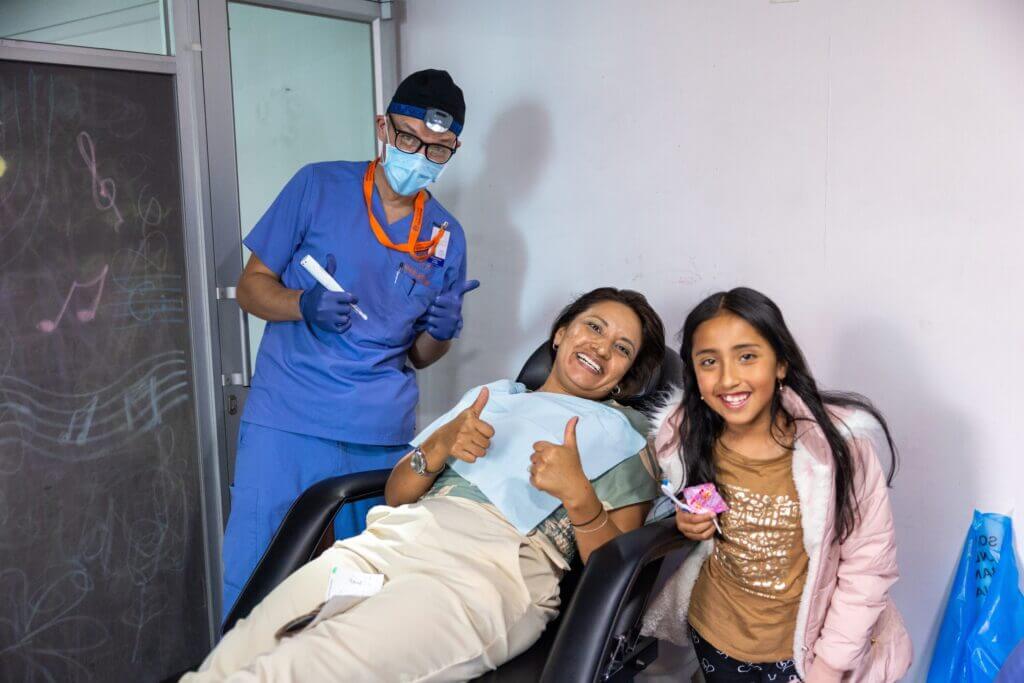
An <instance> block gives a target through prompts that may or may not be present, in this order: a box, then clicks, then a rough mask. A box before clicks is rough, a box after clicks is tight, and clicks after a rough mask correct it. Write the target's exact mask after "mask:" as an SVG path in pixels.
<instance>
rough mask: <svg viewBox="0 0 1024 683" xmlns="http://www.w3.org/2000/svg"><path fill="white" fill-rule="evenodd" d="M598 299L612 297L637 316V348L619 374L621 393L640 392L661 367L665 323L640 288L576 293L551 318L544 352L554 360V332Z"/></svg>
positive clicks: (613, 288)
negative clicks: (629, 361) (574, 297)
mask: <svg viewBox="0 0 1024 683" xmlns="http://www.w3.org/2000/svg"><path fill="white" fill-rule="evenodd" d="M602 301H615V302H617V303H620V304H623V305H624V306H629V308H630V309H632V311H633V312H634V313H636V315H637V317H638V318H640V334H641V337H642V338H641V340H640V350H639V351H638V352H637V354H636V358H635V359H634V360H633V364H632V365H631V366H629V370H628V371H627V372H626V375H625V377H623V378H622V391H623V396H625V397H629V396H631V395H633V394H636V393H639V392H642V391H643V390H644V388H645V387H647V384H648V383H649V382H650V381H651V378H652V377H656V376H657V375H658V373H659V372H660V370H661V364H662V362H663V361H664V359H665V326H664V325H663V324H662V322H661V317H660V316H659V315H658V314H657V313H656V312H655V310H654V308H653V307H652V306H651V304H649V303H648V302H647V297H645V296H644V295H643V294H641V293H640V292H637V291H634V290H632V289H616V288H615V287H598V288H597V289H594V290H591V291H589V292H587V293H586V294H584V295H582V296H580V297H578V298H577V299H576V300H575V301H573V302H572V303H570V304H569V305H568V306H566V307H565V308H563V309H562V312H561V313H559V314H558V317H557V318H555V322H554V323H553V324H552V325H551V334H550V335H549V336H548V353H550V354H551V361H552V362H554V360H555V348H554V343H555V333H556V332H558V330H559V329H560V328H562V327H566V326H568V325H569V323H571V322H572V321H573V320H575V319H576V318H577V317H578V316H579V315H580V314H581V313H583V312H584V311H586V310H587V309H588V308H590V307H591V306H593V305H594V304H599V303H601V302H602Z"/></svg>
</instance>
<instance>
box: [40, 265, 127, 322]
mask: <svg viewBox="0 0 1024 683" xmlns="http://www.w3.org/2000/svg"><path fill="white" fill-rule="evenodd" d="M109 270H110V265H109V264H108V265H105V266H103V270H102V271H100V274H99V275H97V276H96V277H94V278H93V279H91V280H89V281H88V282H79V281H78V280H75V281H74V282H72V283H71V288H70V289H68V295H67V296H66V297H64V305H63V306H61V309H60V313H58V314H57V317H56V318H54V319H53V320H40V321H39V323H38V324H36V327H38V328H39V331H40V332H45V333H47V334H50V333H51V332H53V331H54V330H56V329H57V325H59V324H60V321H61V319H62V318H63V317H64V313H65V312H66V311H67V310H68V304H70V303H71V297H72V296H73V295H74V293H75V290H76V289H89V288H91V287H96V288H97V289H96V296H95V298H93V300H92V303H91V304H90V305H89V306H88V307H87V308H79V309H78V310H77V311H75V317H76V318H78V320H79V321H80V322H83V323H87V322H89V321H91V320H92V319H93V318H95V317H96V309H97V308H99V305H100V297H102V296H103V285H104V284H105V283H106V281H107V272H108V271H109Z"/></svg>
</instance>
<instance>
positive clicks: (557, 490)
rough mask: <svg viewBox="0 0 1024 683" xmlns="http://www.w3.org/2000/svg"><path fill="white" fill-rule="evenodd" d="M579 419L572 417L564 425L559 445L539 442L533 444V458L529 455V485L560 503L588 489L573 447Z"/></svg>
mask: <svg viewBox="0 0 1024 683" xmlns="http://www.w3.org/2000/svg"><path fill="white" fill-rule="evenodd" d="M579 420H580V419H579V418H578V417H574V418H572V419H571V420H569V421H568V422H567V423H566V425H565V435H564V437H563V439H562V443H561V445H559V444H555V443H551V442H550V441H538V442H537V443H535V444H533V455H531V456H530V483H531V484H533V486H534V488H537V489H540V490H541V491H544V492H545V493H548V494H550V495H552V496H554V497H555V498H558V499H559V500H561V501H562V502H563V503H568V501H569V500H571V499H573V498H575V497H578V496H580V495H583V494H584V493H585V492H586V491H588V490H589V489H590V482H589V481H588V480H587V475H586V474H584V473H583V465H582V464H581V463H580V452H579V449H578V448H577V446H576V424H577V423H578V422H579Z"/></svg>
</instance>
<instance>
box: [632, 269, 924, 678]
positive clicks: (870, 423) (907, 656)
mask: <svg viewBox="0 0 1024 683" xmlns="http://www.w3.org/2000/svg"><path fill="white" fill-rule="evenodd" d="M682 339H683V341H682V348H681V349H680V355H681V356H682V359H683V364H684V366H685V369H684V373H683V388H682V390H681V391H679V392H677V393H676V394H675V395H673V396H672V397H670V400H669V401H668V402H667V404H666V406H665V408H664V409H663V410H662V411H661V414H660V415H659V416H658V417H657V419H656V420H655V446H656V449H657V454H658V460H659V464H660V465H661V467H662V471H663V475H664V476H665V478H666V480H667V481H668V484H669V486H671V488H672V490H673V491H681V490H682V489H683V488H685V487H686V486H687V485H693V484H697V483H703V482H713V483H714V484H715V485H716V486H717V488H718V491H719V492H720V493H721V494H722V497H723V499H724V501H725V503H726V504H727V505H728V506H729V510H728V511H727V512H723V513H722V514H721V515H720V516H719V518H718V519H717V520H714V519H713V518H714V517H715V515H714V514H704V515H700V514H692V513H689V512H685V511H682V510H679V509H677V510H676V511H675V517H676V526H677V527H678V528H679V530H680V532H682V533H683V534H684V535H685V536H686V537H687V538H690V539H692V540H695V541H700V545H699V546H698V547H697V548H696V549H695V550H694V551H693V552H692V553H691V554H690V556H688V557H687V559H686V561H685V562H684V563H683V565H682V566H681V567H680V568H679V570H678V571H677V573H676V574H675V576H673V577H672V579H671V580H670V581H669V582H668V583H667V584H666V585H665V588H664V589H663V590H662V592H661V593H660V594H659V596H658V597H657V598H656V599H655V600H654V602H653V603H652V605H651V607H650V608H649V609H648V611H647V614H646V616H645V620H644V631H645V632H646V633H648V634H652V635H656V636H658V637H661V638H665V639H668V640H671V641H674V642H676V643H678V644H681V645H682V644H686V643H690V644H692V645H693V647H694V649H695V650H696V653H697V658H698V661H699V662H700V665H701V668H702V670H703V673H704V678H705V680H706V681H707V682H708V683H732V682H734V681H741V682H743V683H748V682H749V683H755V682H757V683H761V682H767V681H778V682H779V683H782V682H784V681H799V680H803V681H806V682H807V683H828V682H832V681H836V682H838V681H843V682H846V681H862V682H865V683H867V682H870V683H876V682H877V683H882V682H887V681H896V680H899V679H900V677H902V676H903V675H904V674H905V673H906V671H907V669H908V668H909V666H910V661H911V657H912V648H911V643H910V639H909V637H908V635H907V632H906V629H905V627H904V625H903V621H902V619H901V618H900V615H899V613H898V612H897V611H896V609H895V607H894V606H893V604H892V602H891V601H890V600H889V596H888V592H889V588H890V586H892V585H893V583H895V581H896V578H897V576H898V570H897V568H896V542H895V532H894V529H893V521H892V511H891V509H890V506H889V496H888V491H887V486H888V484H889V483H890V480H891V477H892V471H893V470H894V469H895V465H896V454H895V448H894V446H893V443H892V439H891V437H890V435H889V429H888V427H887V425H886V423H885V420H884V418H882V416H881V415H880V414H879V413H878V411H877V410H875V409H874V407H873V406H872V405H871V403H870V402H869V401H867V399H864V398H863V397H860V396H857V395H853V394H841V393H834V392H824V391H819V389H818V387H817V385H816V383H815V381H814V377H813V376H812V375H811V372H810V370H809V369H808V367H807V363H806V361H805V360H804V356H803V354H802V353H801V351H800V348H799V346H797V343H796V341H795V340H794V339H793V336H792V334H790V332H789V329H788V328H787V327H786V323H785V321H784V320H783V317H782V312H781V311H780V310H779V308H778V306H776V305H775V304H774V303H773V302H772V301H771V300H770V299H768V298H767V297H766V296H764V295H763V294H761V293H759V292H756V291H754V290H752V289H747V288H738V289H734V290H732V291H729V292H720V293H718V294H714V295H712V296H710V297H708V298H707V299H705V300H704V301H703V302H701V303H700V304H699V305H698V306H697V307H696V308H695V309H694V310H693V311H692V312H691V313H690V315H689V316H688V317H687V319H686V323H685V325H684V326H683V332H682ZM882 452H885V453H886V454H887V455H888V456H889V459H890V460H891V467H890V473H889V475H888V476H886V474H885V472H884V471H883V468H882V466H881V464H880V463H879V454H880V453H882ZM668 505H671V503H669V502H668V499H665V500H663V501H661V503H660V505H659V506H658V507H657V508H655V511H654V514H657V513H658V511H659V510H664V509H665V508H666V506H668ZM714 521H717V522H718V524H719V526H720V528H721V531H720V532H717V531H716V526H715V524H714V523H713V522H714Z"/></svg>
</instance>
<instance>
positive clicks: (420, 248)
mask: <svg viewBox="0 0 1024 683" xmlns="http://www.w3.org/2000/svg"><path fill="white" fill-rule="evenodd" d="M378 161H380V159H374V160H373V161H371V162H370V165H369V167H367V169H366V175H365V176H363V199H365V200H366V217H367V218H369V219H370V227H371V228H373V234H374V235H376V236H377V241H378V242H380V243H381V244H383V245H384V246H385V247H387V248H388V249H394V250H395V251H400V252H402V253H404V254H409V256H411V257H413V258H414V259H416V260H417V261H426V260H427V259H428V258H429V257H430V256H432V255H433V253H434V250H435V249H437V244H438V242H440V241H441V238H442V237H444V233H445V231H444V230H443V229H441V230H438V231H437V234H436V235H434V236H433V238H432V239H430V240H428V241H426V242H417V241H416V238H418V237H419V236H420V226H422V225H423V205H424V204H425V203H426V201H427V193H426V192H425V191H423V190H420V191H419V192H418V193H417V194H416V202H415V203H414V204H413V209H412V226H411V227H410V228H409V241H408V242H407V243H405V244H395V243H394V242H392V241H391V238H390V237H388V234H387V233H386V232H384V228H382V227H381V226H380V223H379V222H378V221H377V217H376V216H374V215H373V178H374V172H375V171H376V170H377V162H378Z"/></svg>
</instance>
